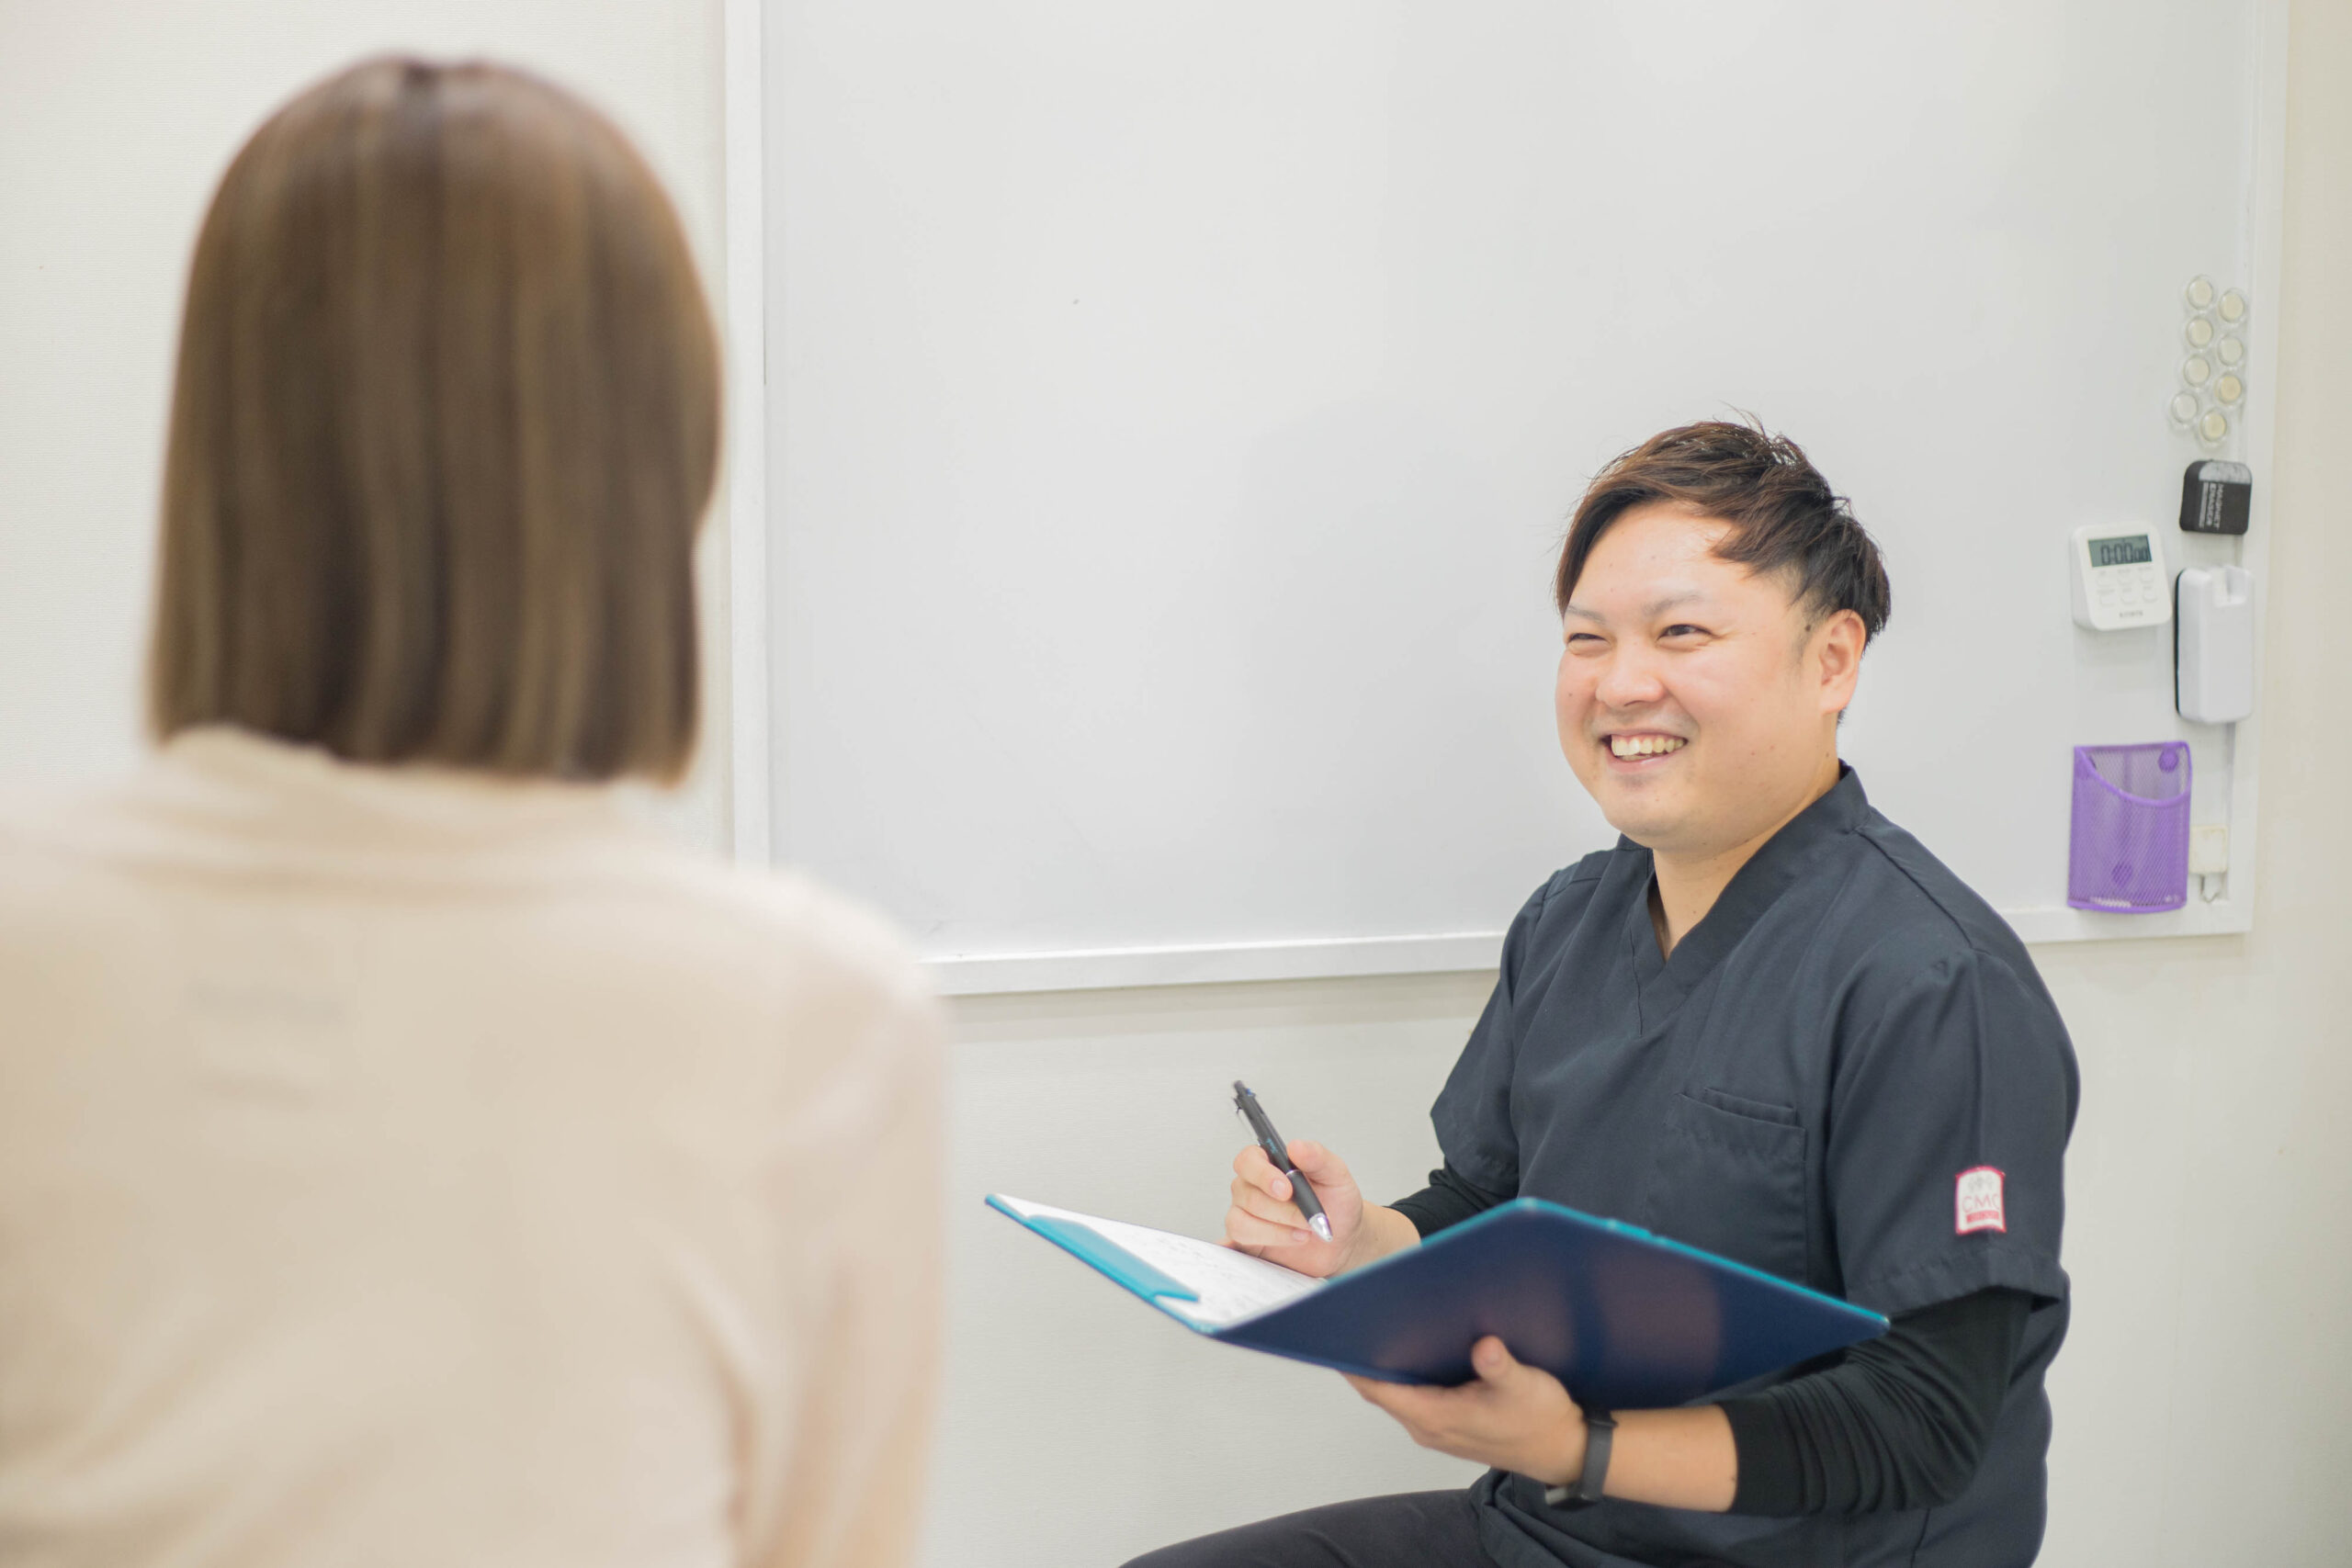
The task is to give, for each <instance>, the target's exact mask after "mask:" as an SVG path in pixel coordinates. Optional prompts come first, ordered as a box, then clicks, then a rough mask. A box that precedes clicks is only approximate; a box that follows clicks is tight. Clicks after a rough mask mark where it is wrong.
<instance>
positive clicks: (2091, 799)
mask: <svg viewBox="0 0 2352 1568" xmlns="http://www.w3.org/2000/svg"><path fill="white" fill-rule="evenodd" d="M2066 902H2067V903H2068V904H2070V905H2072V906H2073V907H2074V908H2077V909H2104V910H2106V911H2108V912H2109V913H2110V914H2125V915H2136V914H2145V913H2149V912H2151V911H2154V910H2157V909H2177V908H2180V907H2181V906H2182V905H2184V904H2186V903H2188V742H2187V741H2185V740H2160V741H2154V742H2152V743H2150V744H2148V745H2145V746H2077V747H2075V827H2074V838H2073V840H2072V842H2071V844H2070V845H2069V846H2068V850H2067V854H2066Z"/></svg>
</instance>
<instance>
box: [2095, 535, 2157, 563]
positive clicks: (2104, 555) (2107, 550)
mask: <svg viewBox="0 0 2352 1568" xmlns="http://www.w3.org/2000/svg"><path fill="white" fill-rule="evenodd" d="M2154 559H2155V554H2154V551H2152V550H2150V549H2149V548H2148V536H2147V535H2145V534H2134V535H2132V536H2131V537H2129V538H2123V539H2093V540H2092V541H2091V564H2092V565H2093V566H2139V565H2143V564H2144V563H2145V562H2148V561H2152V560H2154Z"/></svg>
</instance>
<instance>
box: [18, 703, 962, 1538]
mask: <svg viewBox="0 0 2352 1568" xmlns="http://www.w3.org/2000/svg"><path fill="white" fill-rule="evenodd" d="M939 1036H940V1024H939V1015H938V1010H937V1008H936V1005H935V1004H934V1003H933V1002H932V1001H931V1000H929V999H928V997H927V995H926V993H925V992H924V989H923V987H922V982H921V980H920V978H919V976H918V974H917V971H916V969H915V967H914V965H913V964H911V963H910V960H909V959H908V957H907V955H906V953H905V952H904V950H903V949H902V948H901V947H900V945H899V943H898V942H897V941H896V940H895V939H894V938H893V937H892V936H891V935H890V934H889V933H888V931H885V930H884V929H882V928H881V927H880V926H879V925H878V924H877V923H876V921H875V920H873V919H870V918H868V917H867V916H865V915H864V914H862V913H860V912H858V911H857V910H856V909H854V908H851V907H849V906H846V905H845V904H843V903H842V902H840V901H838V900H836V899H835V898H833V897H831V896H829V895H827V894H825V893H823V892H821V891H820V890H819V889H817V888H815V887H813V886H809V884H808V883H806V882H804V881H802V880H799V879H797V878H796V877H791V876H755V875H747V874H740V873H737V872H734V871H732V870H729V869H728V868H726V867H724V866H722V865H719V864H718V863H716V862H713V861H710V860H707V859H705V858H702V857H699V856H695V855H693V854H690V853H688V852H684V851H683V850H680V849H678V848H675V847H673V846H672V845H670V844H669V843H668V842H666V841H665V840H662V838H661V837H660V836H659V835H658V834H656V833H654V832H653V831H652V830H650V829H644V828H640V827H639V826H636V825H634V824H633V823H632V822H631V821H630V820H629V819H628V817H627V816H626V815H625V813H624V812H623V811H622V809H621V808H620V806H619V804H618V803H617V802H616V798H615V796H614V795H613V793H612V792H611V791H610V790H607V789H604V788H597V787H589V786H575V785H565V784H549V783H535V784H515V783H499V782H494V781H492V780H489V779H487V778H484V777H482V776H480V775H469V774H461V773H448V772H443V771H435V770H424V769H397V770H396V769H381V768H360V767H352V766H348V765H345V764H342V763H338V762H334V761H331V760H329V759H328V758H326V757H325V756H324V755H322V754H321V753H318V752H315V751H311V750H299V749H296V748H292V747H288V746H283V745H279V744H277V743H274V742H265V741H262V740H258V739H253V738H251V737H248V736H244V735H241V734H238V733H235V732H232V731H228V730H220V729H215V730H204V731H198V732H194V733H191V734H188V735H186V736H183V737H181V738H180V739H176V740H175V741H174V742H173V743H172V744H171V745H169V746H167V747H166V748H164V751H163V753H162V755H161V756H160V758H159V759H158V760H157V761H155V762H154V764H153V766H152V767H150V768H149V769H148V770H147V771H146V772H145V773H144V774H143V775H142V776H141V777H140V778H138V779H137V780H136V781H135V782H134V783H132V784H129V785H127V786H125V787H123V788H121V789H119V790H116V791H113V792H110V793H107V794H106V795H102V796H97V797H95V798H85V799H84V800H81V801H79V802H76V803H74V804H70V805H65V806H61V807H51V808H40V807H7V808H6V809H0V1562H7V1563H9V1564H11V1565H12V1568H33V1565H39V1568H52V1565H56V1568H62V1565H68V1564H71V1565H82V1564H90V1565H94V1568H95V1565H97V1564H104V1565H105V1568H134V1565H142V1564H170V1565H173V1568H183V1565H186V1568H196V1565H207V1564H215V1563H220V1564H227V1563H235V1564H238V1565H239V1568H271V1565H276V1564H287V1565H292V1564H297V1563H299V1564H302V1565H303V1568H332V1565H340V1564H356V1563H370V1564H373V1563H383V1564H402V1565H408V1568H457V1565H459V1564H501V1565H509V1564H511V1565H515V1568H522V1565H526V1564H527V1565H544V1568H596V1565H600V1564H630V1565H643V1564H664V1565H670V1564H675V1565H678V1568H689V1565H691V1568H705V1565H709V1568H717V1565H719V1564H757V1565H760V1568H768V1565H782V1564H791V1565H796V1568H797V1565H803V1564H806V1565H809V1568H816V1565H820V1564H821V1565H825V1568H832V1565H836V1564H841V1565H851V1564H854V1565H860V1568H864V1565H868V1564H873V1565H881V1564H889V1563H896V1562H899V1561H901V1559H902V1558H903V1557H904V1556H905V1554H906V1550H907V1548H908V1546H909V1544H910V1540H911V1538H912V1535H913V1532H914V1529H915V1527H916V1524H917V1505H918V1500H919V1499H920V1498H921V1496H922V1476H921V1469H922V1450H923V1445H924V1438H925V1427H926V1425H927V1421H928V1418H929V1414H930V1407H931V1404H932V1386H931V1385H932V1382H933V1362H934V1339H935V1336H936V1327H937V1323H936V1319H937V1295H938V1279H939V1218H938V1201H937V1185H938V1176H939V1154H938V1148H939V1143H938V1131H939V1129H938V1119H939V1113H938V1099H939V1096H938V1082H937V1079H938V1072H939V1060H938V1055H939V1053H938V1041H939Z"/></svg>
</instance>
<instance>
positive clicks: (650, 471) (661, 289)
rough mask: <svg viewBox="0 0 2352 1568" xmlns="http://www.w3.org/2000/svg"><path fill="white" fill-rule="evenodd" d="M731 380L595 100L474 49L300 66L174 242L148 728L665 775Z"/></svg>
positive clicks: (686, 680) (683, 754) (666, 229)
mask: <svg viewBox="0 0 2352 1568" xmlns="http://www.w3.org/2000/svg"><path fill="white" fill-rule="evenodd" d="M718 395H719V394H718V353H717V347H716V344H715V342H714V339H713V334H712V332H711V326H710V318H709V313H708V310H707V308H706V306H705V304H704V301H703V296H702V290H701V288H700V285H699V284H698V283H697V281H696V279H695V269H694V263H693V260H692V257H691V255H690V254H689V253H688V251H687V248H686V244H685V240H684V235H683V233H682V232H681V231H680V229H679V225H678V221H677V218H676V215H675V213H674V212H673V210H672V209H671V207H670V204H669V201H668V199H667V197H664V195H663V194H662V187H661V186H660V184H659V182H657V181H656V180H655V178H654V176H653V175H652V173H651V172H650V170H649V169H648V168H647V167H646V165H645V164H644V163H643V161H642V160H640V159H639V157H638V155H637V153H636V152H634V150H632V149H631V148H630V146H629V145H628V141H626V140H625V139H624V138H623V137H622V136H621V134H620V133H619V132H618V131H617V130H615V129H614V128H613V127H612V125H611V124H610V123H608V122H607V121H606V120H605V119H604V118H602V117H601V116H599V115H598V114H597V113H596V112H595V111H594V110H593V109H591V108H589V107H587V106H586V105H584V104H582V103H581V102H580V101H579V100H578V99H576V98H573V97H571V96H570V95H568V94H566V93H564V92H562V91H560V89H558V88H556V87H554V86H551V85H548V84H547V83H544V82H540V81H537V80H536V79H534V78H532V77H529V76H526V75H524V74H521V73H516V72H514V71H509V70H503V69H501V68H498V67H495V66H488V65H462V66H449V67H442V66H434V65H429V64H424V63H422V62H414V61H405V60H382V61H374V62H368V63H366V64H362V65H359V66H357V67H355V68H354V69H352V70H350V71H347V72H345V73H343V74H342V75H339V76H337V77H335V78H334V79H333V80H331V81H328V82H326V83H324V84H322V85H319V86H317V87H314V88H312V89H311V91H309V92H307V93H305V94H303V95H302V96H300V97H299V98H297V99H295V100H294V101H293V102H292V103H290V104H288V105H287V106H286V107H284V108H282V109H280V110H279V111H278V112H277V115H275V116H274V117H272V118H271V119H270V120H269V121H268V123H267V124H266V125H264V126H263V127H262V128H261V130H259V131H257V132H256V133H255V134H254V138H253V140H252V141H250V142H248V143H247V144H246V146H245V148H244V150H243V152H240V153H238V155H237V158H236V161H235V162H234V163H233V164H231V166H230V168H229V172H228V174H227V175H226V176H224V177H223V179H222V180H221V183H220V191H219V192H218V193H217V194H216V195H215V197H213V201H212V208H211V210H210V212H209V214H208V215H207V217H206V219H205V222H204V228H203V231H202V233H201V235H200V236H199V237H198V241H197V247H196V259H195V263H194V265H193V268H192V269H191V273H190V276H189V281H188V294H187V319H186V321H185V322H184V324H183V327H182V333H181V340H180V354H179V367H178V375H177V380H176V384H175V389H174V392H173V402H172V420H171V437H170V451H169V456H168V457H167V458H166V461H165V466H164V514H163V559H162V573H161V581H160V589H159V593H158V601H157V608H156V624H155V637H154V646H153V660H152V667H151V670H150V678H149V686H150V690H149V695H150V711H151V716H152V721H153V727H154V728H155V730H156V732H157V733H158V734H159V735H162V736H169V735H171V734H172V733H174V732H175V731H177V730H179V729H182V728H187V727H188V726H191V725H198V724H210V723H225V724H233V725H237V726H241V727H243V728H247V729H252V730H256V731H259V732H262V733H264V734H268V735H275V736H279V737H282V738H284V739H289V740H296V741H304V742H312V743H316V744H319V745H322V746H324V747H325V748H326V749H328V750H331V751H334V752H335V753H337V754H338V755H341V756H344V757H346V758H350V759H352V760H354V761H365V762H396V761H432V762H439V763H444V764H449V765H455V766H459V767H468V768H480V769H487V770H492V771H494V772H499V773H536V774H551V775H557V776H561V777H568V778H609V777H613V776H616V775H619V774H624V773H644V774H650V775H651V776H654V777H658V778H671V777H674V776H676V775H677V774H678V773H681V772H682V771H683V770H684V767H685V764H686V762H687V761H688V759H689V757H690V755H691V753H692V751H693V748H694V739H695V718H696V705H697V701H698V674H697V668H696V643H695V600H694V582H693V553H694V540H695V532H696V529H697V526H698V525H699V523H700V519H701V516H702V513H703V510H704V508H705V506H706V505H707V502H708V500H709V497H710V491H711V484H712V479H713V474H714V470H715V468H716V466H717V462H718Z"/></svg>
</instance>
